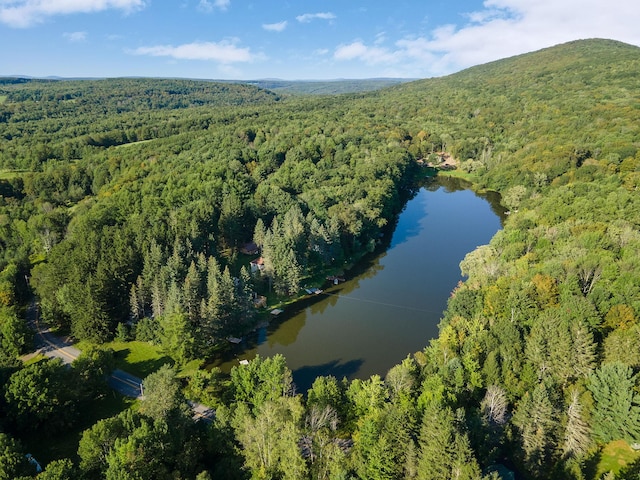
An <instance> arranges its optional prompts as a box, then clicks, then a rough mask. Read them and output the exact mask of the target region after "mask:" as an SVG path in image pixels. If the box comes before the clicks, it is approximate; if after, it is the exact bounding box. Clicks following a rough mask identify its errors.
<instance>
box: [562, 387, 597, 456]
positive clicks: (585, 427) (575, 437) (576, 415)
mask: <svg viewBox="0 0 640 480" xmlns="http://www.w3.org/2000/svg"><path fill="white" fill-rule="evenodd" d="M590 445H591V428H589V424H588V423H587V422H586V421H585V419H584V414H583V406H582V403H581V401H580V391H579V390H578V389H577V388H574V389H572V390H571V394H570V402H569V406H568V407H567V424H566V426H565V431H564V439H563V445H562V450H563V452H564V456H565V457H581V456H582V455H584V454H585V453H586V452H587V450H588V449H589V446H590Z"/></svg>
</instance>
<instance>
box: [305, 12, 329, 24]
mask: <svg viewBox="0 0 640 480" xmlns="http://www.w3.org/2000/svg"><path fill="white" fill-rule="evenodd" d="M334 18H336V16H335V15H334V14H333V13H331V12H324V13H305V14H302V15H298V16H297V17H296V20H298V21H299V22H300V23H309V22H311V21H312V20H316V19H318V20H333V19H334Z"/></svg>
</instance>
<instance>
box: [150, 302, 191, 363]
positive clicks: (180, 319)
mask: <svg viewBox="0 0 640 480" xmlns="http://www.w3.org/2000/svg"><path fill="white" fill-rule="evenodd" d="M158 323H159V325H160V332H158V333H159V337H160V342H161V345H162V349H163V350H164V351H165V352H166V353H167V355H169V356H170V357H171V358H172V359H173V360H174V361H175V362H176V363H177V364H179V365H183V364H185V363H187V362H188V361H189V360H191V359H192V358H193V355H194V344H195V338H194V334H193V325H192V324H191V323H190V322H189V319H188V318H187V316H186V315H185V314H184V313H182V312H181V311H176V312H167V313H165V314H164V315H162V316H161V317H160V318H159V322H158Z"/></svg>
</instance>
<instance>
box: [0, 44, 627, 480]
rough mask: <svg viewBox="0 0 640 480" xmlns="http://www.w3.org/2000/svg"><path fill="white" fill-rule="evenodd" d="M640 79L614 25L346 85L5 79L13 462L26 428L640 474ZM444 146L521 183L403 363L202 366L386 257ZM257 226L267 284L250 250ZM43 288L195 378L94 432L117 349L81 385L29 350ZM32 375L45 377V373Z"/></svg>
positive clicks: (258, 463) (133, 452) (131, 347)
mask: <svg viewBox="0 0 640 480" xmlns="http://www.w3.org/2000/svg"><path fill="white" fill-rule="evenodd" d="M639 73H640V49H639V48H637V47H634V46H631V45H625V44H622V43H619V42H614V41H609V40H600V39H593V40H580V41H575V42H570V43H567V44H563V45H558V46H555V47H552V48H548V49H544V50H540V51H538V52H532V53H528V54H525V55H519V56H516V57H512V58H508V59H504V60H500V61H496V62H491V63H489V64H486V65H480V66H477V67H473V68H469V69H466V70H464V71H461V72H458V73H456V74H453V75H449V76H446V77H442V78H435V79H426V80H419V81H414V82H409V83H403V84H399V85H393V86H390V87H387V88H384V89H381V90H377V91H370V92H362V91H359V92H352V93H347V94H342V95H286V96H285V95H282V96H280V95H279V94H277V93H274V92H272V91H267V90H263V89H260V88H258V87H256V86H247V85H244V86H239V85H230V84H220V83H211V82H198V81H187V80H157V79H114V80H110V81H78V82H57V81H26V82H23V83H16V84H11V83H10V82H8V83H0V137H1V138H2V142H0V165H1V166H2V168H3V171H2V172H1V173H2V175H1V177H0V193H1V194H2V197H0V247H1V248H0V313H1V314H2V315H1V316H0V323H1V325H0V326H1V327H2V328H0V336H1V338H0V340H1V343H2V345H3V349H2V350H0V353H2V355H0V367H1V368H0V373H1V374H2V378H3V382H1V383H2V387H1V388H2V389H3V391H2V398H3V402H2V405H1V406H2V409H3V410H2V415H0V423H1V425H0V426H1V428H2V432H3V433H2V434H0V436H1V438H0V441H1V442H2V443H3V445H5V446H6V447H7V448H6V449H5V450H7V455H5V457H6V458H9V459H11V460H10V462H13V463H11V464H9V461H6V462H7V465H8V467H7V469H5V470H3V471H8V472H10V473H8V474H7V476H8V477H19V476H20V475H22V474H23V472H22V470H20V469H19V468H18V467H19V459H22V458H24V453H26V452H21V451H20V448H21V447H20V445H19V442H14V440H13V439H14V438H17V439H20V440H21V441H24V442H25V443H26V444H27V445H28V447H29V451H32V452H33V453H34V454H35V456H36V457H37V458H39V459H41V458H45V459H47V460H51V459H54V458H55V459H61V457H66V460H64V461H66V462H67V463H66V464H65V465H66V467H65V468H68V469H70V470H72V469H73V468H77V470H79V471H80V474H82V476H87V477H92V478H93V477H95V478H98V477H106V478H120V477H122V475H125V476H126V475H135V476H137V478H167V477H168V476H172V477H176V478H177V477H180V478H196V476H198V477H200V478H208V477H214V476H215V477H216V478H217V477H218V476H220V477H225V478H239V479H240V478H245V477H246V476H248V475H251V476H254V477H255V478H263V477H267V476H272V477H278V478H280V477H282V478H285V477H287V475H289V476H291V478H293V477H295V478H311V477H312V476H313V478H315V477H321V476H325V477H326V476H332V477H335V478H453V477H455V478H469V479H472V478H473V479H475V478H480V477H481V475H482V473H484V474H486V475H490V474H491V472H493V476H492V477H490V478H497V477H496V475H500V474H499V473H498V472H505V473H504V477H503V478H508V477H509V475H510V473H511V472H509V471H508V470H507V469H509V470H511V471H517V472H518V474H519V477H522V478H526V479H547V478H562V479H571V480H583V479H587V480H595V479H599V478H603V477H604V476H606V477H607V478H635V477H637V471H638V469H639V468H640V454H638V453H637V452H634V451H633V450H632V448H631V445H635V444H636V443H640V397H639V396H638V391H640V378H639V375H638V372H639V371H640V340H639V339H640V261H639V259H638V252H639V251H640V233H639V226H640V196H639V195H638V189H639V188H640V140H639V139H640V101H639V99H638V92H640V74H639ZM274 86H275V84H274ZM444 154H447V155H448V156H450V157H452V158H453V159H454V160H455V161H456V163H457V167H458V168H457V169H456V170H454V171H453V172H448V173H447V174H451V175H457V176H461V177H463V178H466V179H468V180H469V181H470V182H472V185H473V188H475V189H492V190H495V191H497V192H499V193H500V194H501V199H502V200H501V201H502V203H503V205H504V206H505V207H506V208H508V209H509V212H510V214H509V216H508V219H507V220H506V221H505V223H504V227H503V229H502V230H501V231H499V232H498V233H497V234H496V235H495V236H494V238H493V239H491V241H490V242H489V244H487V245H483V246H479V247H478V248H477V249H476V250H474V251H472V252H469V254H468V255H467V256H466V257H465V258H464V259H463V260H462V262H461V263H460V268H461V271H462V273H463V274H464V275H465V277H466V281H465V282H463V283H461V284H459V285H458V286H457V287H456V288H455V290H454V291H453V292H452V294H451V296H450V298H449V300H448V306H447V310H446V311H445V312H443V314H442V320H441V322H440V325H439V328H440V330H439V335H438V337H437V338H433V339H429V338H425V339H424V345H425V348H424V349H423V350H421V351H419V352H407V354H408V356H407V358H406V359H405V360H404V361H403V362H402V363H401V364H400V365H397V366H395V367H393V368H392V369H391V370H390V371H389V372H380V376H373V377H371V378H369V379H358V380H354V381H352V382H346V381H344V382H343V381H340V380H339V379H336V378H332V377H328V378H319V379H317V381H316V382H315V383H314V384H313V386H312V388H311V389H310V390H309V391H308V392H304V393H306V396H305V397H304V398H303V397H302V396H300V395H294V394H293V392H294V391H295V389H294V388H292V385H291V372H290V371H289V370H288V369H287V367H286V362H285V359H283V358H282V357H274V358H273V359H256V360H255V361H254V362H251V363H250V365H247V366H242V367H239V368H237V369H234V370H233V371H232V373H231V374H230V375H229V376H227V377H225V376H223V375H221V373H220V372H219V371H218V370H217V369H212V370H211V371H208V370H202V369H201V370H198V371H197V372H195V369H196V368H197V364H200V363H202V364H204V363H206V362H205V361H202V360H203V359H207V360H211V359H213V360H214V361H216V360H217V359H218V355H219V351H220V349H224V348H225V346H226V345H227V344H228V341H227V338H229V337H237V338H240V337H241V336H243V335H244V334H245V332H247V331H250V330H251V329H253V328H255V326H256V325H258V324H259V322H260V321H261V320H262V319H263V317H264V318H266V317H270V315H269V313H268V312H264V315H263V317H260V314H257V315H256V314H255V310H254V308H253V305H254V304H253V300H254V297H255V295H254V292H256V293H258V294H259V295H264V296H265V297H266V298H267V301H268V303H269V304H270V305H276V304H278V303H279V302H289V301H291V300H292V296H295V295H296V293H297V292H298V291H299V290H300V288H301V287H302V286H304V285H305V284H306V282H307V281H309V282H310V283H309V285H310V284H311V283H312V282H315V281H316V280H317V279H325V278H326V276H327V274H328V273H331V274H332V275H333V274H334V273H336V272H339V271H341V270H342V269H344V268H346V266H348V265H352V264H354V263H356V262H358V259H361V258H362V257H363V255H365V254H366V253H367V252H370V251H372V250H374V249H375V248H376V245H377V244H378V243H379V240H380V239H381V238H384V237H385V233H387V232H388V229H389V228H390V227H392V226H393V225H394V220H395V219H396V217H397V215H398V213H399V212H400V211H401V210H402V208H403V205H404V204H405V202H406V199H407V198H409V197H410V196H411V195H412V194H414V193H415V189H416V188H417V186H418V185H420V183H419V182H420V181H422V180H423V178H424V176H425V172H427V171H429V172H430V171H431V170H427V169H423V168H422V167H420V166H419V165H420V163H424V162H418V160H425V159H426V160H427V161H429V162H434V163H436V164H437V162H438V161H439V159H440V158H441V157H442V156H444ZM441 174H442V173H441ZM433 234H434V235H437V234H438V232H433ZM251 239H253V240H255V241H256V242H259V243H261V244H262V247H263V250H262V256H263V261H264V264H265V275H264V276H260V277H257V278H255V277H254V278H252V277H251V276H250V275H249V274H248V273H247V272H246V270H243V269H242V268H240V267H241V265H243V264H246V263H247V262H246V261H245V260H246V259H244V258H243V257H242V254H241V253H240V248H241V246H242V245H244V244H245V242H247V241H249V240H251ZM416 254H418V255H438V252H428V251H420V252H417V253H416ZM328 269H330V272H328V271H327V270H328ZM25 278H29V279H30V280H29V284H27V283H25V281H24V279H25ZM30 287H31V288H33V289H34V290H35V292H36V294H37V295H38V297H39V299H40V305H39V306H40V308H39V313H40V316H39V318H40V319H42V320H43V321H45V320H46V321H48V322H49V323H50V324H51V325H52V326H54V327H56V328H58V330H59V331H61V332H69V333H70V334H72V335H74V336H76V337H77V338H80V339H84V340H86V341H87V342H95V343H101V342H105V341H109V340H111V339H113V338H118V339H127V338H135V339H136V340H137V342H131V343H127V344H126V345H127V347H126V349H127V351H130V352H131V354H130V355H127V357H126V358H125V359H123V358H122V357H123V356H122V355H119V354H117V355H116V360H117V361H118V362H120V363H125V364H126V363H127V362H129V361H131V362H133V360H131V358H133V357H137V352H138V351H140V350H142V349H144V350H145V351H152V352H154V355H155V357H153V359H152V360H149V361H147V360H144V361H142V363H145V364H148V365H151V364H161V363H165V361H167V362H169V361H171V362H173V363H174V369H175V370H180V372H179V373H180V374H179V375H178V377H177V378H179V379H180V380H179V381H178V380H177V378H174V373H172V371H170V370H171V369H169V368H164V372H165V374H166V375H165V377H166V378H165V379H164V380H163V381H161V382H160V381H158V378H157V377H156V379H155V381H149V382H148V383H145V389H151V393H153V394H154V395H151V393H150V394H149V396H150V397H151V398H157V399H165V400H166V401H163V402H162V404H163V405H165V406H163V407H162V408H156V409H148V408H145V406H144V404H143V406H142V407H141V408H140V409H138V408H134V409H128V408H127V407H126V406H123V405H121V406H119V407H117V406H116V407H113V408H114V409H118V408H120V409H125V412H124V413H122V414H120V415H119V416H116V417H111V418H110V419H108V420H104V421H101V422H99V423H96V424H95V425H94V426H89V425H90V424H91V423H92V422H94V421H97V419H98V418H100V417H99V415H103V414H102V413H99V412H104V411H105V410H104V409H103V408H100V405H103V404H101V403H100V402H102V401H104V400H105V396H104V394H102V393H101V390H100V388H99V387H96V389H95V392H94V390H93V388H91V387H90V386H91V385H94V384H95V385H100V382H101V381H102V379H103V377H104V375H103V373H104V371H105V370H104V369H106V368H107V365H108V364H109V363H110V362H111V359H110V358H109V355H111V354H113V352H111V353H110V351H109V350H108V349H105V350H96V351H95V352H94V357H92V358H91V359H90V360H89V359H88V360H87V361H86V362H84V363H80V364H79V365H78V366H74V367H73V368H72V369H69V370H67V369H65V372H67V373H65V376H64V378H67V376H66V375H67V374H68V378H67V380H65V382H63V383H61V379H62V378H63V375H62V374H61V373H57V375H58V376H57V377H52V376H53V375H54V373H55V372H56V371H58V370H59V369H58V368H57V367H55V366H53V367H48V368H44V367H43V366H42V364H41V363H39V362H36V363H34V364H32V365H27V366H25V365H22V363H20V362H19V361H18V360H17V359H16V358H13V357H15V356H16V355H17V354H19V353H23V352H24V351H25V350H26V349H27V347H28V346H29V343H30V342H28V335H27V334H25V333H24V330H25V328H26V327H25V325H24V322H23V321H22V319H21V318H20V316H19V312H20V308H19V307H20V306H21V304H24V303H25V302H26V300H27V299H29V298H30V295H31V292H30V291H29V288H30ZM287 308H288V307H287ZM398 320H399V319H397V318H390V319H389V321H391V322H396V321H398ZM132 325H134V327H132ZM398 325H401V323H400V322H398ZM399 328H400V327H399ZM107 345H114V344H111V343H107ZM117 345H119V348H120V347H122V344H117ZM381 348H384V345H381ZM88 350H90V349H88ZM7 352H10V353H7ZM103 357H104V358H103ZM183 366H185V367H184V368H183ZM123 367H125V370H127V368H126V365H123ZM245 367H246V368H245ZM60 368H61V367H60ZM49 377H51V378H49ZM172 378H174V380H175V381H173V380H172ZM51 379H57V381H49V380H51ZM88 380H89V381H88ZM36 384H38V385H47V386H48V387H47V388H50V390H49V392H50V393H49V394H48V395H42V394H41V393H40V392H39V391H38V389H25V387H24V386H25V385H27V386H28V385H36ZM69 384H82V385H85V386H86V387H85V388H83V389H81V392H80V393H76V390H75V389H71V388H67V385H69ZM163 385H164V387H163ZM180 385H186V388H187V389H188V391H189V395H190V397H191V398H196V397H198V398H199V399H200V400H203V399H206V400H207V401H206V402H205V403H208V404H210V405H214V404H215V405H217V406H218V410H217V412H218V415H217V416H216V421H215V422H214V423H213V425H212V426H204V425H202V426H201V427H202V428H195V429H194V428H193V423H192V421H191V418H190V417H188V416H187V417H185V416H184V415H183V408H182V407H184V404H183V402H182V398H181V396H180V395H179V387H180ZM154 388H164V389H165V392H173V393H172V394H171V395H162V391H160V392H159V391H156V392H154V391H153V390H154ZM34 392H35V393H37V394H38V395H35V393H34ZM60 392H64V395H62V394H60ZM36 397H37V398H36ZM49 398H52V399H55V400H56V401H54V402H48V399H49ZM44 407H46V408H44ZM74 409H77V411H78V412H80V410H82V411H83V412H90V413H91V414H92V415H93V416H90V417H87V416H84V415H83V416H79V415H72V413H74V411H76V410H74ZM150 410H153V411H155V412H156V413H155V416H153V417H151V416H149V413H148V412H149V411H150ZM109 411H113V410H109ZM162 412H164V413H162ZM62 413H65V415H62ZM105 415H106V413H105ZM79 418H81V419H80V420H79ZM89 418H91V419H95V420H89ZM34 419H35V420H34ZM60 419H63V420H64V421H61V420H60ZM52 420H57V421H52ZM34 422H36V423H34ZM34 426H35V427H34ZM40 426H42V427H43V428H44V427H45V426H46V432H47V435H48V436H47V437H42V436H41V431H40V429H39V427H40ZM87 428H89V429H88V430H87ZM83 430H84V433H83ZM80 437H81V438H82V440H81V442H80V446H81V448H77V447H78V438H80ZM43 439H44V440H43ZM105 439H107V440H105ZM204 440H207V441H204ZM60 445H63V446H64V447H63V448H64V451H62V450H61V449H60V448H58V447H59V446H60ZM158 445H160V446H162V451H161V452H160V450H158V449H157V448H156V447H157V446H158ZM185 446H186V447H185ZM301 447H303V448H301ZM78 457H80V462H79V463H77V465H70V464H71V463H72V460H71V459H77V458H78ZM264 459H271V460H269V463H268V464H267V461H266V460H264ZM1 461H3V460H2V459H0V462H1ZM73 461H75V460H73ZM51 465H53V466H54V467H58V468H61V467H62V466H65V465H62V464H57V465H56V463H51ZM625 465H626V466H625ZM0 466H2V467H4V465H0ZM131 472H133V473H131ZM294 472H295V473H294ZM481 472H482V473H481ZM48 473H50V472H48ZM25 474H26V473H25ZM634 475H635V476H634ZM68 476H69V478H71V477H72V476H73V475H72V474H69V475H68Z"/></svg>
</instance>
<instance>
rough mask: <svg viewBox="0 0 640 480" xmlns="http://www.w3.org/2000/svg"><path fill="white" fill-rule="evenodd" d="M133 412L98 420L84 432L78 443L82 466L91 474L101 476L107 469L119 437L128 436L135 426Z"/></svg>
mask: <svg viewBox="0 0 640 480" xmlns="http://www.w3.org/2000/svg"><path fill="white" fill-rule="evenodd" d="M135 421H136V419H135V418H134V416H133V412H131V411H130V410H125V412H123V413H121V414H119V415H117V416H115V417H111V418H106V419H103V420H98V422H96V423H95V424H94V425H93V426H92V427H91V428H89V429H88V430H85V431H84V432H82V437H81V438H80V442H79V444H78V456H79V457H80V468H81V470H82V471H83V472H85V474H87V475H89V476H99V475H100V474H101V473H102V472H104V471H105V470H106V469H107V457H108V455H109V453H110V452H111V450H112V449H113V447H114V445H115V443H116V440H117V439H118V438H126V437H127V436H128V435H129V433H130V432H131V431H132V430H133V428H134V426H135V425H134V422H135Z"/></svg>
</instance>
